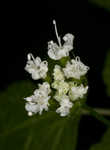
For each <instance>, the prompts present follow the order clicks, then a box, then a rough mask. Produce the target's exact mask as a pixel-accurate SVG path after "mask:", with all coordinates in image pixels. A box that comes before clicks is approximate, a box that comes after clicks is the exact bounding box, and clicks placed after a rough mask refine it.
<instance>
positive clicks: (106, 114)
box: [82, 108, 110, 116]
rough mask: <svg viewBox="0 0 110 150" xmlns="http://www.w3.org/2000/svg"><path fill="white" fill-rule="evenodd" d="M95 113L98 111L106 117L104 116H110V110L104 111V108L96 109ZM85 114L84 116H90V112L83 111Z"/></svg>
mask: <svg viewBox="0 0 110 150" xmlns="http://www.w3.org/2000/svg"><path fill="white" fill-rule="evenodd" d="M93 110H94V111H96V112H97V113H99V114H101V115H104V116H110V109H104V108H94V109H93ZM82 111H83V114H84V115H89V111H88V110H85V109H83V110H82Z"/></svg>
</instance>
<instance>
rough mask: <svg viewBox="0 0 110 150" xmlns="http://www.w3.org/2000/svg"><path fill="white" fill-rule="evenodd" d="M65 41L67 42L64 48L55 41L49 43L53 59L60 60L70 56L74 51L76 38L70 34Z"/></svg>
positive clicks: (65, 37) (49, 51) (49, 52)
mask: <svg viewBox="0 0 110 150" xmlns="http://www.w3.org/2000/svg"><path fill="white" fill-rule="evenodd" d="M63 39H64V40H65V43H64V44H63V46H58V45H57V44H56V43H54V42H53V41H50V42H48V55H49V57H50V58H51V59H54V60H59V59H61V58H62V57H67V56H69V52H70V51H71V50H72V49H73V39H74V36H73V35H72V34H70V33H68V34H66V35H65V36H64V37H63Z"/></svg>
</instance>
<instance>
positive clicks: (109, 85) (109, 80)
mask: <svg viewBox="0 0 110 150" xmlns="http://www.w3.org/2000/svg"><path fill="white" fill-rule="evenodd" d="M103 79H104V83H105V86H106V93H107V95H108V96H110V50H109V51H108V52H107V55H106V58H105V64H104V70H103Z"/></svg>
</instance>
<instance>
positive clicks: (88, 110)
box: [82, 105, 110, 126]
mask: <svg viewBox="0 0 110 150" xmlns="http://www.w3.org/2000/svg"><path fill="white" fill-rule="evenodd" d="M82 112H83V114H88V115H91V116H93V117H95V118H96V119H98V120H100V121H101V122H103V123H104V124H106V125H107V126H110V121H109V120H107V119H106V118H105V117H103V116H102V115H109V116H110V111H108V110H107V111H106V110H104V109H93V108H91V107H89V106H87V105H84V107H83V110H82Z"/></svg>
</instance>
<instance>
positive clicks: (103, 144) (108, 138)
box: [90, 128, 110, 150]
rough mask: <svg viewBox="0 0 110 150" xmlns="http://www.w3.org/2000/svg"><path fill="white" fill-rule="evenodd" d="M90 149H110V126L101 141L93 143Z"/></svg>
mask: <svg viewBox="0 0 110 150" xmlns="http://www.w3.org/2000/svg"><path fill="white" fill-rule="evenodd" d="M90 150H110V128H108V130H107V131H106V133H105V134H104V136H103V137H102V139H101V141H100V143H99V144H95V145H93V146H92V147H91V148H90Z"/></svg>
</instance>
